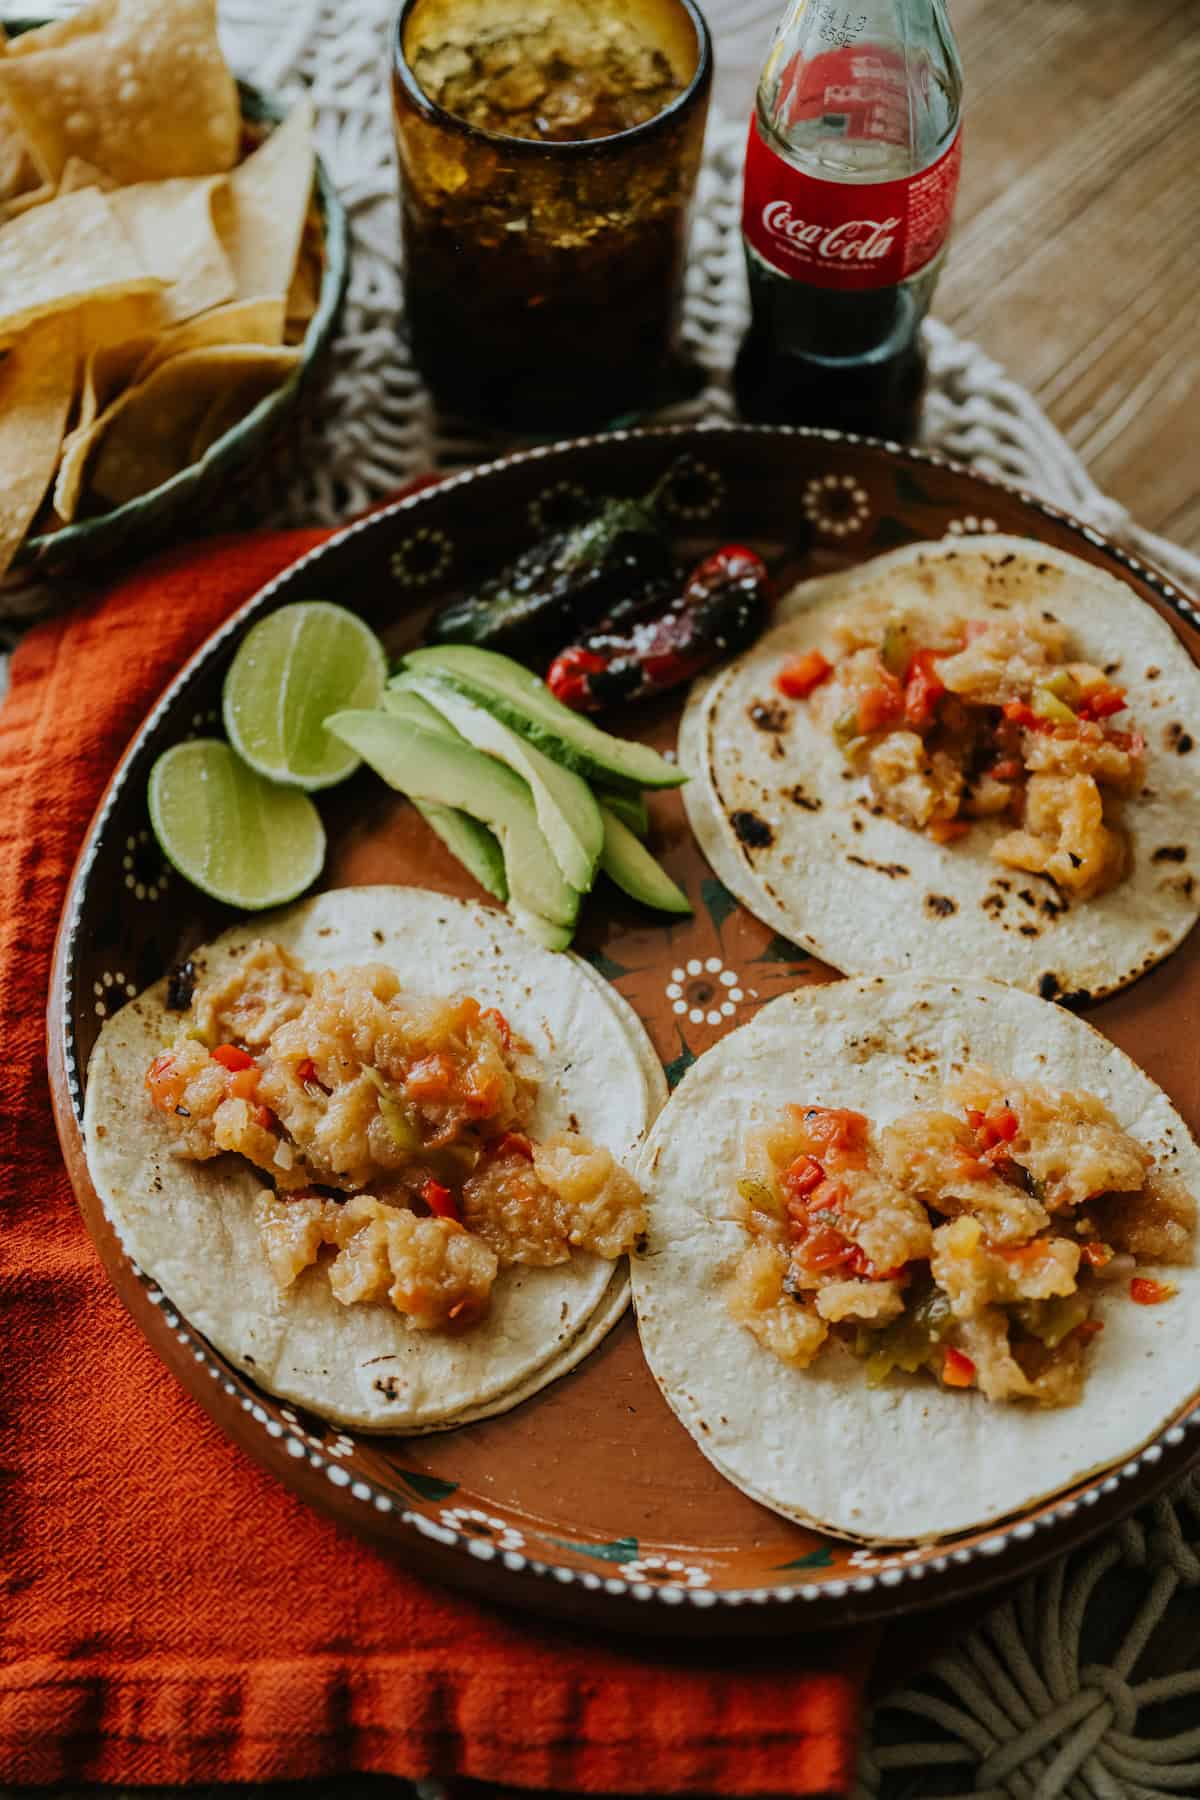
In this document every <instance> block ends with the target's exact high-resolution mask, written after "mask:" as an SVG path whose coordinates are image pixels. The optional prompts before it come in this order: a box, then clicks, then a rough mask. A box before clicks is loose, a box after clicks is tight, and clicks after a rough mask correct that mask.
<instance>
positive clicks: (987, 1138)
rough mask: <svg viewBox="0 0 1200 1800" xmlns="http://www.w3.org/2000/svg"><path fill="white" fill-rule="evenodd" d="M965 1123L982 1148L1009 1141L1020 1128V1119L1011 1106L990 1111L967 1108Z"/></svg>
mask: <svg viewBox="0 0 1200 1800" xmlns="http://www.w3.org/2000/svg"><path fill="white" fill-rule="evenodd" d="M967 1124H968V1125H969V1126H970V1127H971V1130H972V1131H973V1132H974V1133H975V1135H976V1137H977V1138H978V1139H979V1143H980V1148H981V1149H983V1150H991V1149H992V1148H993V1147H994V1146H995V1145H996V1144H1008V1143H1011V1142H1012V1140H1013V1138H1015V1137H1016V1135H1017V1133H1018V1131H1019V1130H1020V1129H1021V1125H1020V1121H1019V1119H1018V1118H1017V1115H1016V1113H1015V1112H1014V1111H1013V1110H1012V1107H1011V1106H1000V1107H997V1109H996V1111H995V1112H990V1113H981V1112H976V1111H974V1109H972V1108H968V1109H967Z"/></svg>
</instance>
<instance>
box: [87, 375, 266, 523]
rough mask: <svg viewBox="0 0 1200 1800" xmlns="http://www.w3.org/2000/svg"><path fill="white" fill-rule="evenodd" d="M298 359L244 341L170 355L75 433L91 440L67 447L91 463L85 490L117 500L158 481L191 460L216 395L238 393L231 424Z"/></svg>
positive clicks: (112, 501)
mask: <svg viewBox="0 0 1200 1800" xmlns="http://www.w3.org/2000/svg"><path fill="white" fill-rule="evenodd" d="M300 360H301V358H300V352H299V351H297V350H283V349H261V348H258V347H256V346H250V345H231V346H228V347H224V346H220V345H211V346H209V347H208V348H206V349H202V350H185V351H184V352H183V353H182V354H181V355H179V356H173V357H172V358H171V360H170V361H169V362H165V363H163V364H161V365H160V367H159V368H157V369H155V371H154V373H153V374H152V375H151V376H150V377H149V378H148V379H147V380H146V381H143V382H141V383H139V385H138V386H137V387H131V388H127V389H126V390H125V392H124V393H123V394H121V395H120V397H119V398H118V399H116V400H115V401H113V403H112V405H111V406H110V407H108V409H107V410H106V411H105V412H103V413H101V415H100V417H99V418H98V419H97V420H96V421H95V423H94V424H93V425H92V426H91V427H90V430H89V432H88V433H86V434H82V435H83V436H86V437H90V438H91V440H92V441H91V442H90V443H87V444H84V445H83V446H82V448H80V446H75V445H72V446H71V448H72V449H73V450H74V452H75V454H76V455H79V454H82V457H83V460H84V461H85V462H90V465H91V466H90V474H89V477H88V482H87V487H88V491H89V492H91V493H94V494H96V495H98V496H99V498H100V499H102V500H105V501H107V502H108V504H109V505H111V506H123V505H124V504H125V502H126V501H128V500H133V499H136V497H137V496H138V495H139V494H145V493H149V491H150V489H151V488H156V487H160V486H161V485H162V484H163V482H165V481H169V480H170V479H171V477H172V476H173V475H177V474H178V473H179V471H180V470H181V469H183V468H186V467H187V465H188V463H189V462H190V461H191V460H192V457H191V446H192V440H193V438H194V437H195V435H196V432H197V429H198V428H199V427H200V425H201V424H202V422H203V420H204V419H205V417H206V416H207V414H208V413H209V411H210V409H211V408H212V405H213V402H214V400H215V399H216V398H218V397H222V398H223V397H224V396H225V395H227V394H233V393H236V394H237V396H238V399H239V402H240V404H239V405H238V407H237V408H236V409H235V410H234V411H233V412H232V413H231V415H230V422H231V423H232V422H233V418H234V417H239V418H240V417H242V416H244V414H246V413H248V412H250V411H251V409H252V408H253V407H255V406H256V405H257V404H258V402H259V401H260V400H261V399H262V398H263V397H264V396H265V395H266V394H269V393H271V392H273V390H274V389H275V388H277V387H279V386H280V385H281V383H282V382H283V381H284V380H286V378H287V376H288V375H290V374H291V373H292V371H293V370H294V369H295V368H296V366H297V364H298V363H299V362H300ZM80 435H81V434H78V433H73V434H72V436H73V437H77V436H80ZM65 463H66V452H64V466H65Z"/></svg>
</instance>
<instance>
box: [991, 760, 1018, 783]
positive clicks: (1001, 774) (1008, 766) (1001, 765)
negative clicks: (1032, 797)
mask: <svg viewBox="0 0 1200 1800" xmlns="http://www.w3.org/2000/svg"><path fill="white" fill-rule="evenodd" d="M988 774H989V775H990V776H991V778H992V780H993V781H1020V779H1021V765H1020V763H1019V762H1018V761H1017V760H1016V758H1015V757H1013V756H1006V757H1005V758H1004V760H1003V762H998V763H996V764H995V765H994V766H993V767H992V768H990V769H989V770H988Z"/></svg>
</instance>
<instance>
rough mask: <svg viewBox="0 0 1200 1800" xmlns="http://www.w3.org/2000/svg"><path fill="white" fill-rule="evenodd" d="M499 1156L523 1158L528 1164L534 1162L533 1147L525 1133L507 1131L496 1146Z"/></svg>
mask: <svg viewBox="0 0 1200 1800" xmlns="http://www.w3.org/2000/svg"><path fill="white" fill-rule="evenodd" d="M496 1155H497V1156H523V1157H524V1158H525V1160H526V1162H532V1161H533V1145H532V1144H531V1143H530V1141H529V1139H528V1138H527V1137H526V1136H525V1133H524V1132H523V1131H506V1132H505V1134H504V1136H503V1137H502V1138H501V1139H500V1142H499V1143H498V1144H497V1145H496Z"/></svg>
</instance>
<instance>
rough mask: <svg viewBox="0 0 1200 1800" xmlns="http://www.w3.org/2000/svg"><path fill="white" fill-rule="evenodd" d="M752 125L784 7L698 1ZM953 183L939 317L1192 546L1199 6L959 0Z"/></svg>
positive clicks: (1112, 480) (725, 76) (1101, 478)
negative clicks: (958, 133)
mask: <svg viewBox="0 0 1200 1800" xmlns="http://www.w3.org/2000/svg"><path fill="white" fill-rule="evenodd" d="M701 4H702V5H703V7H704V10H705V13H706V15H707V17H708V20H709V23H710V25H711V26H712V29H713V34H714V38H715V40H716V48H717V85H716V97H717V101H718V104H719V105H720V106H721V107H722V109H723V110H724V111H725V112H727V113H731V114H733V115H735V116H736V115H738V114H740V113H746V114H748V112H749V107H750V103H751V99H752V96H753V93H754V87H755V83H756V81H757V78H758V71H759V68H760V67H761V64H762V61H763V57H764V55H765V53H766V47H767V43H768V41H769V39H770V35H771V32H772V30H773V29H774V26H775V23H776V21H777V20H778V18H779V16H780V14H781V13H782V11H783V0H701ZM950 14H951V18H952V20H953V24H954V28H955V31H956V33H957V35H958V41H959V49H960V52H961V55H962V61H963V68H964V71H965V76H966V100H965V117H966V137H965V148H964V159H963V176H962V188H961V191H960V195H959V203H958V212H957V221H956V226H955V233H954V238H953V240H952V242H951V246H950V256H949V260H948V262H947V264H946V268H945V271H944V273H943V275H942V279H941V283H940V285H939V288H938V292H937V296H936V298H935V300H934V310H935V311H936V312H937V313H938V315H939V316H940V317H941V318H943V319H945V320H946V322H947V324H949V325H952V326H953V327H954V329H955V330H956V331H958V332H960V333H961V334H962V335H963V336H965V337H970V338H973V339H975V340H976V341H977V342H978V343H980V344H982V345H983V347H984V348H985V349H986V350H987V351H988V352H989V353H990V354H991V355H992V356H994V357H996V359H997V360H998V361H999V362H1001V363H1003V364H1004V365H1005V367H1006V368H1007V370H1008V372H1009V373H1010V374H1011V375H1012V376H1013V377H1014V378H1015V379H1016V380H1018V381H1020V382H1022V383H1023V384H1024V386H1025V387H1027V388H1029V389H1030V391H1031V392H1032V393H1033V394H1035V395H1036V397H1037V399H1038V401H1039V402H1040V403H1041V405H1042V406H1043V408H1044V409H1045V411H1046V412H1047V413H1048V414H1049V415H1050V417H1051V419H1052V420H1053V421H1054V423H1055V424H1056V425H1057V426H1058V428H1059V430H1060V431H1061V432H1062V433H1063V435H1064V436H1065V437H1066V438H1068V439H1069V440H1070V442H1071V444H1072V445H1073V446H1074V448H1075V449H1076V450H1077V451H1078V452H1079V454H1080V456H1081V457H1082V458H1083V460H1084V461H1085V462H1086V463H1087V464H1088V466H1089V468H1090V470H1091V472H1092V475H1093V476H1094V478H1095V479H1096V481H1097V482H1098V483H1099V485H1100V486H1101V487H1102V488H1104V489H1105V490H1106V491H1107V492H1108V493H1110V494H1112V495H1113V496H1114V498H1116V499H1117V500H1120V501H1121V502H1122V503H1123V504H1124V505H1125V506H1127V507H1128V508H1129V510H1130V511H1131V512H1132V513H1133V514H1134V516H1135V517H1136V518H1137V519H1138V520H1139V521H1140V522H1141V523H1142V524H1143V525H1147V526H1149V527H1150V528H1151V529H1152V530H1154V531H1159V532H1162V533H1163V534H1164V535H1165V536H1167V537H1170V538H1174V539H1175V541H1176V542H1177V543H1180V544H1183V545H1185V546H1186V547H1188V548H1189V549H1192V550H1200V419H1198V417H1197V411H1198V408H1200V231H1198V230H1197V225H1198V224H1200V0H1083V3H1081V0H950Z"/></svg>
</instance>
